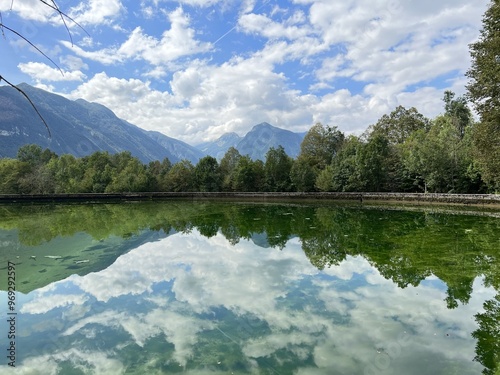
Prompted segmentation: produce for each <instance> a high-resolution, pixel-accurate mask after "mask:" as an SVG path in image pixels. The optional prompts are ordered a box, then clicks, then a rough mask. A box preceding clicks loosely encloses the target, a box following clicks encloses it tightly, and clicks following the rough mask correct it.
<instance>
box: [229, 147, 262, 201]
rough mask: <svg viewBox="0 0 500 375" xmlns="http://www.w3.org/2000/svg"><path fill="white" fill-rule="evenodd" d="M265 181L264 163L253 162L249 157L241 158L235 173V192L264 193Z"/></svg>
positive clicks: (259, 161)
mask: <svg viewBox="0 0 500 375" xmlns="http://www.w3.org/2000/svg"><path fill="white" fill-rule="evenodd" d="M264 181H265V172H264V163H263V162H262V161H261V160H256V161H253V160H252V159H251V158H250V156H248V155H245V156H242V157H241V158H239V160H238V164H237V165H236V167H235V169H234V172H233V180H232V182H233V190H234V191H248V192H250V191H262V190H263V188H264Z"/></svg>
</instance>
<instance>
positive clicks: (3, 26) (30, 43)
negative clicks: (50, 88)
mask: <svg viewBox="0 0 500 375" xmlns="http://www.w3.org/2000/svg"><path fill="white" fill-rule="evenodd" d="M0 28H2V29H7V30H9V31H10V32H11V33H13V34H16V35H17V36H18V37H20V38H21V39H23V40H24V41H25V42H26V43H28V44H29V45H30V46H31V47H33V48H34V49H36V50H37V51H38V52H40V53H41V54H42V55H43V56H45V58H46V59H47V60H49V61H50V62H51V63H52V64H54V65H55V66H56V67H57V69H58V70H59V71H60V72H61V74H63V75H64V73H63V71H62V69H61V68H60V67H59V65H57V64H56V63H55V62H54V60H52V59H51V58H50V57H49V56H47V55H46V54H45V53H44V52H43V51H42V50H41V49H40V48H38V47H37V46H35V45H34V44H33V43H32V42H31V41H30V40H29V39H28V38H26V37H24V36H23V35H22V34H20V33H18V32H17V31H16V30H14V29H11V28H10V27H8V26H5V25H4V24H3V23H1V24H0Z"/></svg>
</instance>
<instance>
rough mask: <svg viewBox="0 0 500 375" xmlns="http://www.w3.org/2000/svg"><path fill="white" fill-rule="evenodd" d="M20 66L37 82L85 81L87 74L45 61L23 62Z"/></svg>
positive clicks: (20, 68) (22, 70)
mask: <svg viewBox="0 0 500 375" xmlns="http://www.w3.org/2000/svg"><path fill="white" fill-rule="evenodd" d="M18 68H19V70H21V72H23V73H25V74H28V75H29V76H31V77H32V78H33V79H34V80H36V81H37V82H41V81H48V82H61V81H83V80H84V79H85V78H86V76H85V74H84V73H83V72H82V71H80V70H72V71H64V70H59V69H56V68H52V67H50V66H48V65H46V64H44V63H37V62H29V63H21V64H19V65H18Z"/></svg>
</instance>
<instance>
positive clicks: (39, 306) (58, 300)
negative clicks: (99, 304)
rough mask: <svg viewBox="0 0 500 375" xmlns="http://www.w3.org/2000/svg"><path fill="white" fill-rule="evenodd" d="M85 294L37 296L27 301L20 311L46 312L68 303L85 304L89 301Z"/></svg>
mask: <svg viewBox="0 0 500 375" xmlns="http://www.w3.org/2000/svg"><path fill="white" fill-rule="evenodd" d="M87 299H88V298H87V297H86V296H85V295H83V294H69V295H64V296H61V295H53V296H44V297H43V298H35V299H34V300H32V301H30V302H28V303H25V304H24V305H23V306H22V308H21V310H20V312H21V313H23V314H44V313H46V312H48V311H50V310H52V309H56V308H59V307H66V306H68V305H83V304H84V303H85V302H86V301H87Z"/></svg>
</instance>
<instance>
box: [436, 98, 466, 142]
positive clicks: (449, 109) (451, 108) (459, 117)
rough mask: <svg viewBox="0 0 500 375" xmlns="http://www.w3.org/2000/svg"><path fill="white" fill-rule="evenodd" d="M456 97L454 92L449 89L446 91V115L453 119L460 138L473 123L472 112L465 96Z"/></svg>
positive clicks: (444, 99)
mask: <svg viewBox="0 0 500 375" xmlns="http://www.w3.org/2000/svg"><path fill="white" fill-rule="evenodd" d="M454 97H455V93H454V92H452V91H449V90H447V91H445V92H444V98H443V101H444V102H445V107H444V109H445V115H446V116H448V117H449V118H450V119H451V121H452V123H453V126H454V127H455V129H456V130H457V133H458V135H459V136H460V138H463V136H464V135H465V129H466V128H467V127H468V126H470V125H471V124H472V112H471V111H470V109H469V107H468V106H467V99H465V97H463V96H459V97H458V98H457V99H453V98H454Z"/></svg>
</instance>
